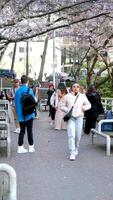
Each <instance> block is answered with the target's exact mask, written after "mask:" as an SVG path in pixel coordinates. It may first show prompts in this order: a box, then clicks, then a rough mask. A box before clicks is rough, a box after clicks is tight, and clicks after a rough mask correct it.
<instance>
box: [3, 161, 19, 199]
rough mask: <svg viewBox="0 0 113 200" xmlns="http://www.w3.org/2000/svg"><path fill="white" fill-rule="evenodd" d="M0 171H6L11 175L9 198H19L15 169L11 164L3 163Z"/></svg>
mask: <svg viewBox="0 0 113 200" xmlns="http://www.w3.org/2000/svg"><path fill="white" fill-rule="evenodd" d="M0 171H2V172H6V173H7V174H8V175H9V200H17V191H16V188H17V185H16V172H15V170H14V169H13V168H12V167H11V166H10V165H8V164H3V163H1V164H0Z"/></svg>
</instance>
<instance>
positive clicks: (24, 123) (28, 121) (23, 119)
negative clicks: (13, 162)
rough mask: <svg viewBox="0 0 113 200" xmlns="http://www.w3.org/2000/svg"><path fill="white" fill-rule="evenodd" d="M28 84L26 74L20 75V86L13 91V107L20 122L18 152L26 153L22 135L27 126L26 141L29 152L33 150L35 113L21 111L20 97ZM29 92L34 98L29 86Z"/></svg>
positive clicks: (25, 91)
mask: <svg viewBox="0 0 113 200" xmlns="http://www.w3.org/2000/svg"><path fill="white" fill-rule="evenodd" d="M28 85H29V78H28V76H26V75H23V76H22V77H21V86H20V88H19V89H18V90H17V91H16V93H15V107H16V113H17V120H18V121H19V124H20V133H19V137H18V150H17V152H18V153H26V152H28V150H27V149H25V148H24V135H25V129H26V128H27V136H28V143H29V152H34V151H35V148H34V141H33V118H34V117H35V113H34V112H33V113H32V114H28V115H27V116H24V115H23V112H22V103H21V97H22V94H23V93H27V91H28ZM29 93H30V94H31V95H32V96H33V98H34V99H35V96H34V93H33V90H32V89H31V88H30V89H29Z"/></svg>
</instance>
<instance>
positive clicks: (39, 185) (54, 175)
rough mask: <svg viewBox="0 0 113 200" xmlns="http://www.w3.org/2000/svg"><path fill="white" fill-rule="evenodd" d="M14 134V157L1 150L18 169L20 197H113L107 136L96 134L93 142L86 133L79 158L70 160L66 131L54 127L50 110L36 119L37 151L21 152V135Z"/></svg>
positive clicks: (35, 199) (53, 199)
mask: <svg viewBox="0 0 113 200" xmlns="http://www.w3.org/2000/svg"><path fill="white" fill-rule="evenodd" d="M11 134H12V153H11V158H10V159H8V158H6V157H5V156H3V155H1V153H0V157H1V158H0V163H8V164H10V165H11V166H12V167H13V168H14V169H15V170H16V173H17V193H18V194H17V196H18V200H113V151H112V154H111V156H110V157H107V156H106V155H105V144H104V139H102V138H99V137H98V136H96V138H95V145H92V144H91V138H90V136H88V135H83V137H82V141H81V146H80V151H79V155H78V157H77V159H76V161H69V158H68V148H67V135H66V131H55V130H52V129H50V126H49V118H48V113H47V112H42V113H41V115H40V119H39V120H35V121H34V140H35V148H36V152H35V153H26V154H17V153H16V149H17V139H18V135H17V134H14V133H13V132H12V133H11ZM25 147H28V143H27V138H26V136H25Z"/></svg>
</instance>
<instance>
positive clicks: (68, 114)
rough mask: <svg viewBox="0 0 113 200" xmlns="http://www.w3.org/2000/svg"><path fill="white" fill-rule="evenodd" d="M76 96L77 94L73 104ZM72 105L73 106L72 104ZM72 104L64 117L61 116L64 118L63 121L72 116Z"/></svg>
mask: <svg viewBox="0 0 113 200" xmlns="http://www.w3.org/2000/svg"><path fill="white" fill-rule="evenodd" d="M77 98H78V95H77V97H76V99H75V102H74V104H75V103H76V100H77ZM73 106H74V105H73ZM73 106H72V107H71V109H70V110H69V111H68V113H66V114H65V115H64V118H63V119H64V121H65V122H67V121H68V120H69V119H70V118H71V117H72V110H73Z"/></svg>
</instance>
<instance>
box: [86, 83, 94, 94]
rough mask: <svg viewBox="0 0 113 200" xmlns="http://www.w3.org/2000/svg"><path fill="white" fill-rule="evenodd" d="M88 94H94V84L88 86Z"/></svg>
mask: <svg viewBox="0 0 113 200" xmlns="http://www.w3.org/2000/svg"><path fill="white" fill-rule="evenodd" d="M87 92H88V93H92V92H96V87H95V85H94V84H92V85H90V86H89V88H88V90H87Z"/></svg>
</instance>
